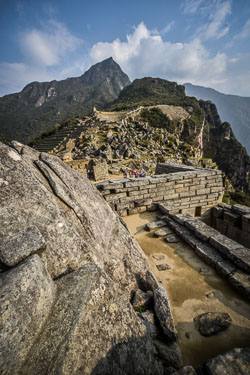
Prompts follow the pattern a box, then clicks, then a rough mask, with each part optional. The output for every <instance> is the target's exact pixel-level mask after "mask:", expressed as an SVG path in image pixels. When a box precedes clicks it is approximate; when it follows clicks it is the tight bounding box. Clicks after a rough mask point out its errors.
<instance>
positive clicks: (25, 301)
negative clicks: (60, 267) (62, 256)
mask: <svg viewBox="0 0 250 375" xmlns="http://www.w3.org/2000/svg"><path fill="white" fill-rule="evenodd" d="M55 293H56V286H55V285H54V283H53V280H52V279H51V277H50V275H49V274H48V272H47V270H46V268H45V266H44V264H43V262H42V261H41V259H40V258H39V256H38V255H32V256H31V257H29V258H27V259H26V260H24V261H23V262H22V263H20V264H19V265H18V266H17V267H15V268H13V269H11V270H10V271H8V272H5V273H3V274H1V276H0V295H1V297H0V298H1V303H0V346H1V351H0V369H1V373H2V374H16V372H17V370H18V369H19V368H20V366H21V364H22V363H23V362H24V361H25V358H26V357H27V355H28V353H29V350H30V348H31V347H32V345H33V343H34V341H35V339H36V337H37V335H38V333H39V331H40V329H41V327H42V324H43V323H44V321H45V319H46V318H47V317H48V315H49V312H50V309H51V307H52V304H53V300H54V297H55Z"/></svg>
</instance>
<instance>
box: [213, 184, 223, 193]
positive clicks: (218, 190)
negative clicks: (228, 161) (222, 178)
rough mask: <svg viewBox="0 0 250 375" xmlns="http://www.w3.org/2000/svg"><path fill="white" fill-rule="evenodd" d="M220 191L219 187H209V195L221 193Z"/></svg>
mask: <svg viewBox="0 0 250 375" xmlns="http://www.w3.org/2000/svg"><path fill="white" fill-rule="evenodd" d="M222 190H223V188H222V187H221V186H214V187H211V193H217V192H221V191H222Z"/></svg>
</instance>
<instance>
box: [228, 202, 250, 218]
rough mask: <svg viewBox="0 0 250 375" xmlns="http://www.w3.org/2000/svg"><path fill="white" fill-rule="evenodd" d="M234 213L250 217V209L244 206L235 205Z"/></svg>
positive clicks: (233, 207)
mask: <svg viewBox="0 0 250 375" xmlns="http://www.w3.org/2000/svg"><path fill="white" fill-rule="evenodd" d="M232 211H233V212H235V213H236V214H238V215H241V216H242V215H250V207H247V206H243V205H242V204H234V205H233V206H232Z"/></svg>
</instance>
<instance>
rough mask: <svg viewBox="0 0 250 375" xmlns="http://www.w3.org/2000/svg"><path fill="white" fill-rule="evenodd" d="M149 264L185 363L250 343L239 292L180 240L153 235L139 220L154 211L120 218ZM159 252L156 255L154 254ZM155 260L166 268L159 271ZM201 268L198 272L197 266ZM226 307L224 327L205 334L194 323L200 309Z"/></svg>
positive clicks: (246, 308)
mask: <svg viewBox="0 0 250 375" xmlns="http://www.w3.org/2000/svg"><path fill="white" fill-rule="evenodd" d="M124 219H125V221H126V223H127V224H128V226H129V228H130V231H131V233H132V234H133V235H134V236H135V238H136V239H137V241H138V242H139V244H140V246H141V247H142V249H143V250H144V252H145V254H146V255H147V256H148V259H149V261H150V264H151V269H152V271H153V272H154V274H155V276H156V277H157V279H158V281H160V282H162V283H163V284H164V286H165V287H166V289H167V291H168V294H169V297H170V303H171V307H172V312H173V316H174V320H175V324H176V327H177V331H178V335H179V345H180V348H181V350H182V354H183V360H184V364H185V365H187V364H189V365H197V364H199V363H202V362H204V361H205V360H207V359H208V358H211V357H213V356H215V355H217V354H219V353H222V352H224V351H226V350H228V349H230V348H233V347H245V346H250V303H249V302H248V301H246V300H244V299H243V298H242V297H241V296H239V295H238V294H237V293H236V292H235V291H234V290H233V289H232V288H231V287H230V286H229V285H228V284H227V282H226V281H225V280H224V279H223V278H221V277H220V276H219V275H218V274H217V273H216V272H215V271H214V270H213V269H212V268H211V267H209V266H208V265H207V264H206V263H204V262H203V261H202V260H201V259H200V258H199V257H198V256H197V255H196V254H195V252H194V251H193V250H192V249H191V248H190V247H189V246H188V245H186V244H185V243H183V242H182V241H180V242H179V243H175V244H168V243H167V242H166V241H164V239H159V238H156V237H155V236H154V234H153V231H151V232H150V233H149V232H145V230H144V225H145V224H146V223H148V222H152V221H155V220H156V213H148V212H145V213H142V214H137V215H133V216H127V217H125V218H124ZM155 256H156V258H157V259H159V257H161V258H162V259H161V260H157V259H155V258H154V257H155ZM157 264H167V265H168V266H170V267H171V268H170V269H169V270H166V271H159V270H158V269H157V267H156V265H157ZM201 269H202V272H203V273H201V272H200V270H201ZM209 311H210V312H227V313H229V315H230V316H231V318H232V324H231V326H230V327H229V328H228V330H226V331H224V332H221V333H219V334H218V335H215V336H212V337H204V336H202V335H200V333H199V332H198V331H197V330H196V329H195V327H194V323H193V318H194V317H195V316H197V315H199V314H201V313H204V312H209Z"/></svg>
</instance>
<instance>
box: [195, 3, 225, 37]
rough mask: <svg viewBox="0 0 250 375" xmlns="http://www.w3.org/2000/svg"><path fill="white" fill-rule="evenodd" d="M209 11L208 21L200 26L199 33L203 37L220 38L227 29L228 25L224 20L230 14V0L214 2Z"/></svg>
mask: <svg viewBox="0 0 250 375" xmlns="http://www.w3.org/2000/svg"><path fill="white" fill-rule="evenodd" d="M208 9H209V8H208ZM209 13H210V14H209V20H210V22H209V23H207V24H205V25H203V26H202V27H201V30H200V35H201V36H203V37H204V39H211V38H216V39H220V38H222V37H223V36H225V35H226V34H227V33H228V31H229V25H227V24H225V20H226V18H227V16H229V15H230V14H231V1H230V0H226V1H224V2H221V1H216V2H214V5H213V7H212V8H211V9H210V11H209Z"/></svg>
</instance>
